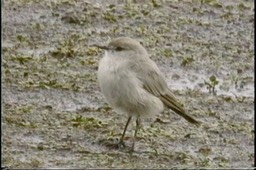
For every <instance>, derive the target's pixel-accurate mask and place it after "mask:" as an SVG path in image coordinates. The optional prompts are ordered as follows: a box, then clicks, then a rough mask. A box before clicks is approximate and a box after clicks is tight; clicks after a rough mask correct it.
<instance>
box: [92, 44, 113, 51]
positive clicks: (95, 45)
mask: <svg viewBox="0 0 256 170" xmlns="http://www.w3.org/2000/svg"><path fill="white" fill-rule="evenodd" d="M91 46H92V47H98V48H100V49H103V50H109V48H108V47H107V46H102V45H98V44H93V45H91Z"/></svg>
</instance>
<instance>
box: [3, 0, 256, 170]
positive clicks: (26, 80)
mask: <svg viewBox="0 0 256 170" xmlns="http://www.w3.org/2000/svg"><path fill="white" fill-rule="evenodd" d="M2 9H3V13H2V20H3V21H2V23H3V27H2V28H3V29H2V30H3V34H2V35H3V41H2V56H3V57H2V77H3V81H2V98H3V104H2V110H3V111H2V139H3V140H2V160H3V162H2V166H5V167H9V168H173V169H175V168H184V169H186V168H196V167H197V168H199V167H201V168H231V167H233V168H239V167H240V168H241V167H244V168H245V167H246V168H250V167H253V160H254V133H255V132H254V64H253V63H254V48H253V47H254V46H253V44H254V41H253V37H254V15H253V13H254V12H253V11H254V3H253V1H251V0H244V1H239V0H235V1H234V0H219V1H218V0H202V1H196V0H184V1H181V0H175V1H171V0H152V1H145V0H140V1H138V0H126V1H124V0H120V1H117V0H104V1H103V0H95V1H93V0H87V1H83V0H71V1H69V0H45V1H39V0H8V1H4V2H3V8H2ZM119 36H129V37H132V38H135V39H137V40H139V41H141V42H142V43H143V46H144V47H145V48H146V49H147V50H148V52H149V54H150V57H151V58H152V59H153V60H154V61H155V62H156V63H157V64H158V66H159V68H160V69H161V70H162V71H163V73H164V75H165V79H166V81H167V82H168V85H169V87H170V88H171V89H172V90H173V92H174V94H175V95H176V96H177V98H178V99H179V100H180V102H181V103H183V104H184V106H185V108H186V110H188V112H189V114H190V115H192V116H193V117H195V118H196V119H198V120H200V121H202V122H203V125H202V126H201V127H196V126H193V125H191V124H189V123H187V122H186V121H185V120H184V119H183V118H181V117H179V116H178V115H176V114H175V113H173V112H172V111H168V110H166V111H165V112H164V113H163V114H161V115H158V117H157V118H156V119H144V120H143V122H142V128H141V129H140V131H139V132H138V138H137V139H136V145H135V152H133V153H130V152H128V149H129V146H131V144H132V141H133V133H134V130H135V128H134V127H135V122H134V120H133V124H132V125H131V126H129V127H128V131H127V135H126V138H125V143H126V145H127V146H128V147H127V148H128V149H127V148H124V149H115V148H113V147H109V146H110V144H113V143H116V142H118V139H119V137H120V136H121V133H122V130H123V128H124V126H125V123H126V120H127V116H126V115H123V114H122V113H117V112H115V111H114V110H112V108H110V107H109V106H108V105H107V104H106V103H105V100H104V98H103V96H102V94H101V93H100V90H99V87H98V84H97V77H96V72H97V67H98V61H99V60H100V58H101V57H102V52H103V51H100V50H99V49H97V48H95V47H92V46H91V45H92V44H95V43H97V44H105V43H107V42H108V41H109V40H110V39H112V38H115V37H119Z"/></svg>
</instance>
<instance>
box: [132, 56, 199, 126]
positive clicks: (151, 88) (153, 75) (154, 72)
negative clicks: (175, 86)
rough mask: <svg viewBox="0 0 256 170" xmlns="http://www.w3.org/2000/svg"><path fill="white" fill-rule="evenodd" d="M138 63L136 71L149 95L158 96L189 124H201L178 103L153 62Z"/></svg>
mask: <svg viewBox="0 0 256 170" xmlns="http://www.w3.org/2000/svg"><path fill="white" fill-rule="evenodd" d="M149 61H150V62H148V61H146V62H142V63H140V62H137V63H136V64H135V65H134V66H133V67H136V68H134V70H136V74H137V77H138V79H139V80H140V81H141V82H142V83H143V88H144V89H146V90H147V91H148V92H149V93H151V94H153V95H155V96H157V97H158V98H159V99H160V100H161V101H162V102H163V103H164V104H165V105H166V106H167V107H168V108H169V109H171V110H173V111H174V112H175V113H177V114H179V115H180V116H182V117H183V118H185V119H186V120H187V121H188V122H190V123H193V124H199V122H198V121H197V120H195V119H194V118H192V117H191V116H189V115H188V114H186V111H185V110H184V109H183V107H182V105H181V104H180V103H178V101H177V99H176V97H175V96H174V95H173V93H172V92H171V91H170V89H169V88H168V85H167V83H166V82H165V80H164V78H163V76H162V74H161V72H160V70H159V69H158V67H157V65H156V64H155V63H154V62H153V61H152V60H149Z"/></svg>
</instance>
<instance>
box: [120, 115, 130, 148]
mask: <svg viewBox="0 0 256 170" xmlns="http://www.w3.org/2000/svg"><path fill="white" fill-rule="evenodd" d="M131 119H132V116H129V118H128V120H127V123H126V125H125V127H124V131H123V134H122V136H121V138H120V141H119V146H121V147H123V146H124V136H125V132H126V129H127V127H128V125H129V123H130V121H131Z"/></svg>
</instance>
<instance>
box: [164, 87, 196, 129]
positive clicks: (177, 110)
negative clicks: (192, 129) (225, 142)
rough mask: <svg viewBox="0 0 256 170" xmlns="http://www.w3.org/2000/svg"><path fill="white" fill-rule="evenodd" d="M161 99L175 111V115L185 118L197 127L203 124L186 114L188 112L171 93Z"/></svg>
mask: <svg viewBox="0 0 256 170" xmlns="http://www.w3.org/2000/svg"><path fill="white" fill-rule="evenodd" d="M160 99H161V100H162V102H163V103H164V104H165V105H166V106H167V107H168V108H169V109H171V110H173V111H174V112H175V113H177V114H178V115H180V116H182V117H183V118H185V119H186V120H187V121H188V122H190V123H192V124H195V125H200V124H201V123H200V122H199V121H197V120H196V119H194V118H193V117H191V116H189V115H188V114H186V111H185V110H184V109H183V107H182V106H181V104H179V103H178V102H177V100H176V98H175V96H174V95H173V94H172V93H171V92H170V91H169V92H168V93H167V94H165V95H161V96H160Z"/></svg>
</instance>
